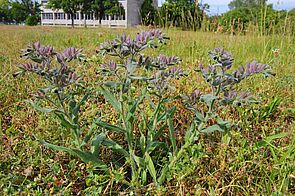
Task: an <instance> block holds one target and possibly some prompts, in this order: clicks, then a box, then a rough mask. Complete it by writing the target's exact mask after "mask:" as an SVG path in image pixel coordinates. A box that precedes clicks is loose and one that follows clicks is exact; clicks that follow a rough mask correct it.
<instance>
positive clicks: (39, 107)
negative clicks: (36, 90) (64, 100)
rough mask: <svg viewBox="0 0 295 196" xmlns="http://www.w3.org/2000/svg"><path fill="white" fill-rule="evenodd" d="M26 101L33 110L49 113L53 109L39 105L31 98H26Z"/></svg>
mask: <svg viewBox="0 0 295 196" xmlns="http://www.w3.org/2000/svg"><path fill="white" fill-rule="evenodd" d="M26 102H27V103H29V104H30V105H31V106H32V107H33V108H34V109H35V110H37V111H39V112H43V113H50V112H52V111H54V109H50V108H44V107H41V106H39V105H37V104H36V103H34V102H33V101H31V100H26Z"/></svg>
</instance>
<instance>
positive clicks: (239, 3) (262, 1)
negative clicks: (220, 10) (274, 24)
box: [228, 0, 267, 9]
mask: <svg viewBox="0 0 295 196" xmlns="http://www.w3.org/2000/svg"><path fill="white" fill-rule="evenodd" d="M266 2H267V0H232V1H231V2H230V3H229V4H228V7H229V8H230V9H236V8H241V7H252V8H253V7H261V6H265V5H266Z"/></svg>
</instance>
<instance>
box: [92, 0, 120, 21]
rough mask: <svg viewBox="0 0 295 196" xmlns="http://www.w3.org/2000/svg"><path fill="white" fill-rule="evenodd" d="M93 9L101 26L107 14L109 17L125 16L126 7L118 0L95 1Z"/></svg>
mask: <svg viewBox="0 0 295 196" xmlns="http://www.w3.org/2000/svg"><path fill="white" fill-rule="evenodd" d="M91 7H92V10H93V11H94V13H95V16H96V19H98V20H99V24H101V20H102V19H103V17H104V15H106V14H107V15H109V16H114V15H117V14H120V15H124V14H125V10H124V7H123V6H122V5H121V3H119V1H118V0H94V2H93V4H92V6H91Z"/></svg>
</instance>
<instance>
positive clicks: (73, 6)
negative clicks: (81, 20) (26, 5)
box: [47, 0, 82, 27]
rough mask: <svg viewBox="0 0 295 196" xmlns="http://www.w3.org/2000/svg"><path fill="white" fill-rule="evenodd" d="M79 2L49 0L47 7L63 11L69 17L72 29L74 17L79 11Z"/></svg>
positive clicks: (73, 0)
mask: <svg viewBox="0 0 295 196" xmlns="http://www.w3.org/2000/svg"><path fill="white" fill-rule="evenodd" d="M81 5H82V2H81V0H49V1H48V4H47V6H48V7H49V8H52V9H63V11H64V12H65V13H67V14H70V15H71V20H72V27H74V25H75V24H74V15H75V14H76V13H77V12H78V11H80V10H81Z"/></svg>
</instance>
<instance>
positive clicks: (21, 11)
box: [9, 0, 41, 23]
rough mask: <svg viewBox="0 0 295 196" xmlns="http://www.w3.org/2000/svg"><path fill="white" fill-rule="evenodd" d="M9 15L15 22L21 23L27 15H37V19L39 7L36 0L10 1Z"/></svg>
mask: <svg viewBox="0 0 295 196" xmlns="http://www.w3.org/2000/svg"><path fill="white" fill-rule="evenodd" d="M9 7H10V13H11V17H12V18H13V20H14V21H15V22H16V23H23V22H25V20H26V19H27V18H28V17H29V16H34V17H37V18H38V20H39V17H40V13H41V9H40V4H39V3H38V2H37V1H32V0H21V1H11V2H10V6H9Z"/></svg>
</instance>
